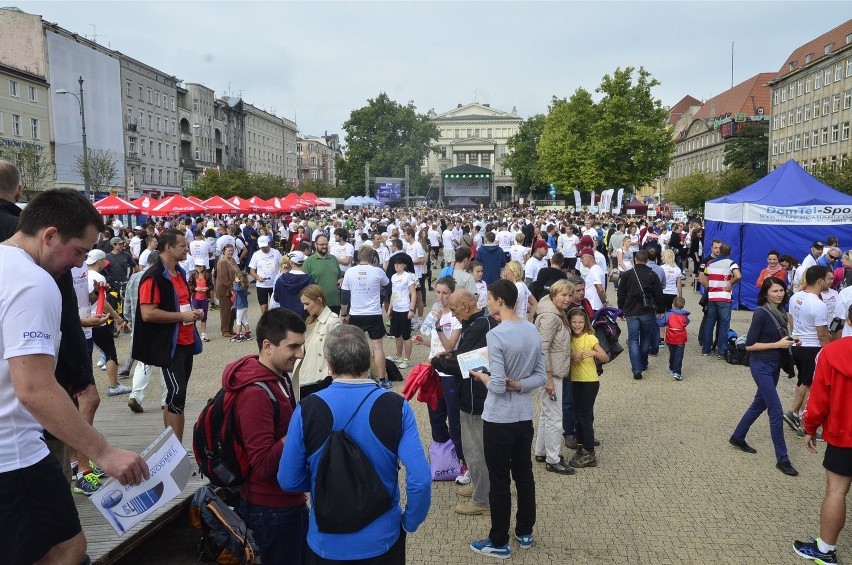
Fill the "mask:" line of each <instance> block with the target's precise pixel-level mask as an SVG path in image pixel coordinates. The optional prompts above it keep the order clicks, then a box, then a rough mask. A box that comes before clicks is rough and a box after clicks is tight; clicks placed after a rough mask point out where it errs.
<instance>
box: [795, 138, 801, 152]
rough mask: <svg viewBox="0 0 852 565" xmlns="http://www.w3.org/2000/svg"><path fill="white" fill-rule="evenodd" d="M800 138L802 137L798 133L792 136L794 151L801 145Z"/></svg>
mask: <svg viewBox="0 0 852 565" xmlns="http://www.w3.org/2000/svg"><path fill="white" fill-rule="evenodd" d="M801 139H802V138H801V137H799V136H798V135H797V136H796V137H794V138H793V149H795V150H796V151H798V150H799V149H800V147H799V146H800V145H801Z"/></svg>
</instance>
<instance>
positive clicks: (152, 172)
mask: <svg viewBox="0 0 852 565" xmlns="http://www.w3.org/2000/svg"><path fill="white" fill-rule="evenodd" d="M145 90H146V92H147V94H148V104H151V103H152V102H153V100H152V99H151V89H150V88H147V89H145ZM151 176H152V177H153V176H154V169H151Z"/></svg>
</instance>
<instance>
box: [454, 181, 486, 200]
mask: <svg viewBox="0 0 852 565" xmlns="http://www.w3.org/2000/svg"><path fill="white" fill-rule="evenodd" d="M490 189H491V186H490V182H489V181H488V180H486V179H453V180H450V179H445V180H444V196H447V197H456V196H467V197H469V198H488V197H489V196H490Z"/></svg>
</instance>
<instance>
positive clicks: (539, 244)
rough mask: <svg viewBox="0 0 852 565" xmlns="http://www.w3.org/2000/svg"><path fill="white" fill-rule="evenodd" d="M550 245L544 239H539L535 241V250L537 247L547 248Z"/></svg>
mask: <svg viewBox="0 0 852 565" xmlns="http://www.w3.org/2000/svg"><path fill="white" fill-rule="evenodd" d="M548 247H550V246H549V245H548V244H547V242H546V241H544V240H543V239H539V240H538V241H536V242H535V243H533V251H535V250H536V249H547V248H548Z"/></svg>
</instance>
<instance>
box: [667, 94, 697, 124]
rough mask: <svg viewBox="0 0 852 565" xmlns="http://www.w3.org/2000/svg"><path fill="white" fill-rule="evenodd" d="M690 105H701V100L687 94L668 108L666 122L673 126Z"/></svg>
mask: <svg viewBox="0 0 852 565" xmlns="http://www.w3.org/2000/svg"><path fill="white" fill-rule="evenodd" d="M692 106H701V100H698V99H697V98H694V97H692V96H690V95H689V94H687V95H686V96H684V97H683V98H681V99H680V102H678V103H677V104H675V105H674V106H672V108H671V110H669V119H668V120H667V121H668V124H669V125H670V126H673V125H674V124H675V123H676V122H677V121H678V120H679V119H680V118H681V116H683V115H684V113H686V111H687V110H689V109H690V108H691V107H692Z"/></svg>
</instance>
